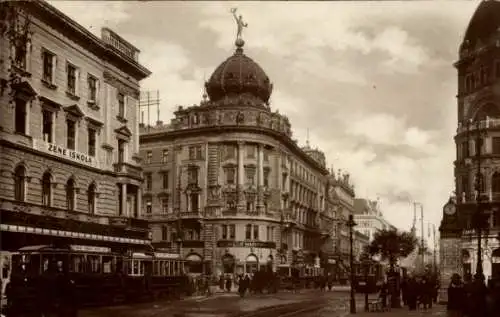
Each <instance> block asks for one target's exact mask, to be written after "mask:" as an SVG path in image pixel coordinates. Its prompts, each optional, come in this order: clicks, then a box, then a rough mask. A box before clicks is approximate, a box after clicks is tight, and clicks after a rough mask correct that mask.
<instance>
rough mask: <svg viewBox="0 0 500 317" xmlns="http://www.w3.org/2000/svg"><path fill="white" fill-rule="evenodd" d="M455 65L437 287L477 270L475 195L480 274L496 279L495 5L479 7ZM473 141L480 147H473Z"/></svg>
mask: <svg viewBox="0 0 500 317" xmlns="http://www.w3.org/2000/svg"><path fill="white" fill-rule="evenodd" d="M454 66H455V67H456V69H457V71H458V94H457V104H458V107H457V110H458V122H457V133H456V135H455V144H456V149H457V157H456V160H455V162H454V172H455V188H456V190H455V192H456V197H455V198H453V199H450V200H449V201H448V203H447V204H446V205H445V206H444V208H443V219H442V222H441V226H440V233H441V235H440V250H441V252H440V265H441V273H442V283H444V284H442V285H447V284H448V283H449V281H450V278H451V275H452V274H453V273H460V274H462V275H467V274H471V275H474V274H475V272H476V263H477V248H478V245H477V244H478V234H477V231H476V230H475V229H476V228H477V222H476V221H475V219H477V218H476V214H477V211H478V206H477V203H476V202H477V195H479V197H480V199H481V200H482V201H483V203H482V204H481V205H482V207H481V211H482V213H483V214H484V215H485V217H484V218H485V219H484V223H483V224H482V225H481V227H482V245H481V250H482V261H483V269H484V275H485V277H486V279H488V278H490V277H493V278H500V241H499V240H498V239H497V236H498V233H499V232H500V130H499V127H500V2H499V1H483V2H481V3H480V4H479V6H478V8H477V9H476V11H475V13H474V15H473V16H472V18H471V20H470V22H469V25H468V27H467V30H466V32H465V36H464V39H463V42H462V44H461V45H460V48H459V60H458V61H457V62H456V63H455V65H454ZM478 137H479V140H480V144H477V143H476V141H477V140H478ZM478 149H479V151H480V155H479V156H477V150H478ZM478 161H479V163H480V164H478ZM478 168H479V171H480V173H479V179H477V176H478ZM477 183H479V192H477V191H476V184H477ZM453 207H455V208H453Z"/></svg>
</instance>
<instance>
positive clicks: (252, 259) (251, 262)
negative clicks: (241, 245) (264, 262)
mask: <svg viewBox="0 0 500 317" xmlns="http://www.w3.org/2000/svg"><path fill="white" fill-rule="evenodd" d="M258 270H259V259H258V258H257V256H256V255H255V254H249V255H248V256H247V257H246V259H245V273H255V272H257V271H258Z"/></svg>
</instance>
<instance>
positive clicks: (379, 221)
mask: <svg viewBox="0 0 500 317" xmlns="http://www.w3.org/2000/svg"><path fill="white" fill-rule="evenodd" d="M354 221H355V222H356V223H357V224H358V225H357V227H356V230H358V231H360V232H361V233H363V234H364V235H366V236H367V237H368V239H369V241H372V240H373V236H374V234H375V232H377V231H380V230H391V229H395V227H394V226H393V225H391V224H390V223H389V222H388V221H387V220H386V219H385V218H384V215H383V214H382V211H381V210H380V206H379V203H378V201H371V200H367V199H364V198H356V199H355V200H354Z"/></svg>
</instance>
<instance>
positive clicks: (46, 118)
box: [42, 110, 54, 143]
mask: <svg viewBox="0 0 500 317" xmlns="http://www.w3.org/2000/svg"><path fill="white" fill-rule="evenodd" d="M52 115H53V113H52V112H51V111H48V110H42V135H43V140H44V141H45V142H49V143H52V142H53V141H54V140H53V136H52Z"/></svg>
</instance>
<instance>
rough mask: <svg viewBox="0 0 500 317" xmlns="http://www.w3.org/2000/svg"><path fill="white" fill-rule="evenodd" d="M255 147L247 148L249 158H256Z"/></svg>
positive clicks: (249, 146)
mask: <svg viewBox="0 0 500 317" xmlns="http://www.w3.org/2000/svg"><path fill="white" fill-rule="evenodd" d="M255 148H256V146H255V145H253V144H252V145H248V146H247V158H255Z"/></svg>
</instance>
